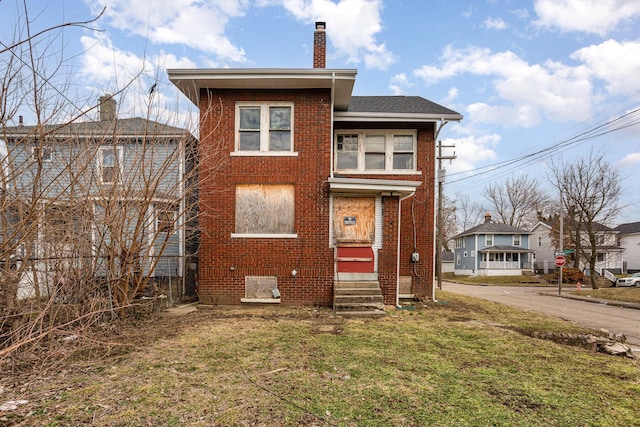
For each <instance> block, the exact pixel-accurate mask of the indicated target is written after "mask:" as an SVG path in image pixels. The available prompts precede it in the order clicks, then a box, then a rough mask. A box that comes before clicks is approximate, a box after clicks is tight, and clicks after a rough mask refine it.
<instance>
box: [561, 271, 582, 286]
mask: <svg viewBox="0 0 640 427" xmlns="http://www.w3.org/2000/svg"><path fill="white" fill-rule="evenodd" d="M562 281H563V282H564V283H577V282H578V281H580V282H582V281H584V273H583V272H582V271H580V270H579V269H577V268H563V269H562Z"/></svg>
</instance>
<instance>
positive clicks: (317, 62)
mask: <svg viewBox="0 0 640 427" xmlns="http://www.w3.org/2000/svg"><path fill="white" fill-rule="evenodd" d="M326 28H327V23H326V22H321V21H318V22H316V31H315V32H314V33H313V68H325V65H326V62H327V33H326V32H325V29H326Z"/></svg>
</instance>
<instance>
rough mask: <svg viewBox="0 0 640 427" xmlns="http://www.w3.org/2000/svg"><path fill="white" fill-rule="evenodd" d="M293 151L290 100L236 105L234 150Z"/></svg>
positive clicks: (254, 151) (261, 151)
mask: <svg viewBox="0 0 640 427" xmlns="http://www.w3.org/2000/svg"><path fill="white" fill-rule="evenodd" d="M292 151H293V105H292V104H291V103H284V104H283V103H266V102H265V103H251V104H244V103H239V104H237V105H236V152H253V153H274V152H292Z"/></svg>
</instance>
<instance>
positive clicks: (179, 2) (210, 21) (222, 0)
mask: <svg viewBox="0 0 640 427" xmlns="http://www.w3.org/2000/svg"><path fill="white" fill-rule="evenodd" d="M85 2H86V3H87V4H88V5H89V6H90V7H91V8H92V9H93V10H94V12H95V11H96V10H98V9H102V7H103V6H107V11H106V14H107V17H108V18H109V20H110V25H111V26H113V27H115V28H118V29H120V30H122V31H125V32H129V33H132V34H135V35H138V36H142V37H145V38H148V40H150V41H151V42H152V43H156V44H162V43H166V44H181V45H184V46H188V47H191V48H194V49H198V50H201V51H203V52H207V53H210V54H214V55H218V56H219V57H220V58H221V59H222V60H223V61H231V62H240V63H242V62H245V61H246V59H245V53H244V50H243V49H241V48H239V47H236V46H234V45H233V43H232V42H231V41H230V40H229V39H228V38H227V37H226V35H225V29H226V26H227V24H228V22H229V20H230V19H231V18H234V17H239V16H243V15H244V13H245V11H246V9H247V7H248V5H249V1H248V0H209V1H206V2H203V1H199V0H174V1H171V2H168V1H164V0H147V1H130V0H102V1H101V2H100V4H97V3H96V2H94V1H89V0H85Z"/></svg>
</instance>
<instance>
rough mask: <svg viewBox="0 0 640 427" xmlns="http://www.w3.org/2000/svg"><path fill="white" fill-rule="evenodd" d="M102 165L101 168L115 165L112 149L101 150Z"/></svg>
mask: <svg viewBox="0 0 640 427" xmlns="http://www.w3.org/2000/svg"><path fill="white" fill-rule="evenodd" d="M102 165H103V166H115V165H116V153H115V151H114V150H112V149H107V150H102Z"/></svg>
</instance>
